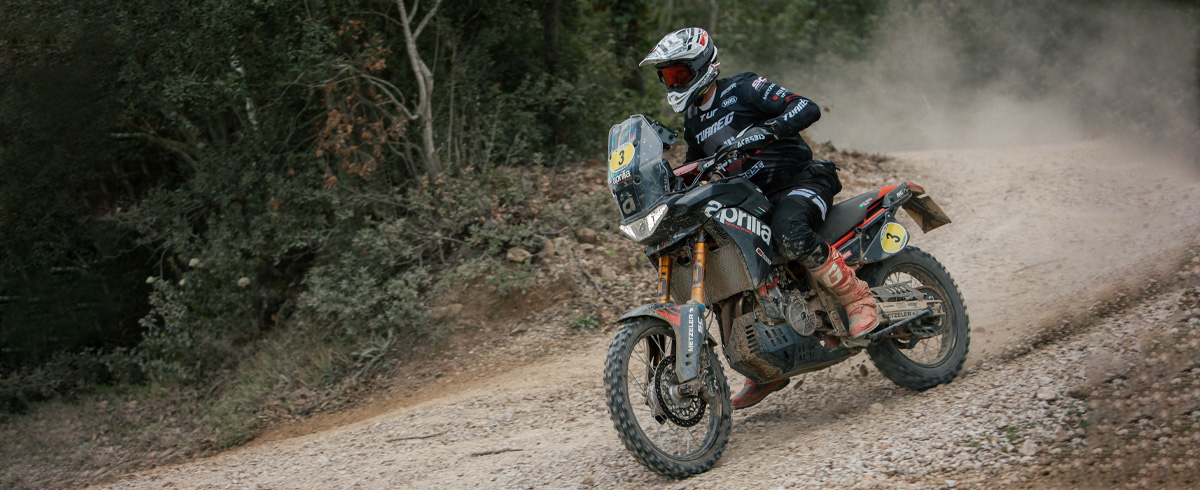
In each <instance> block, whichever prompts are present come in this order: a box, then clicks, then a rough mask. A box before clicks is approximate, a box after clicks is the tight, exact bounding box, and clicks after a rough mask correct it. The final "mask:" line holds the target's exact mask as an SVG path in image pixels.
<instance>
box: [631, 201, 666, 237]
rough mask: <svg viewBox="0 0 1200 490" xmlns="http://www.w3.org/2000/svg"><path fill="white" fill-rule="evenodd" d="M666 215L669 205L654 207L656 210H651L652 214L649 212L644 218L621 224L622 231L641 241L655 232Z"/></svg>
mask: <svg viewBox="0 0 1200 490" xmlns="http://www.w3.org/2000/svg"><path fill="white" fill-rule="evenodd" d="M666 215H667V205H666V204H662V205H660V206H658V207H657V208H654V211H650V214H647V215H646V216H645V217H644V218H642V219H639V220H637V221H634V222H633V223H629V224H627V225H621V232H623V233H625V234H626V235H628V236H629V238H632V239H633V241H635V242H640V241H642V240H644V239H646V237H648V236H650V234H652V233H654V229H655V228H658V224H659V223H661V222H662V219H663V216H666Z"/></svg>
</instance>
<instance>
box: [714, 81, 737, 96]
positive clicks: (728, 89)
mask: <svg viewBox="0 0 1200 490" xmlns="http://www.w3.org/2000/svg"><path fill="white" fill-rule="evenodd" d="M736 86H737V84H736V83H732V84H730V85H729V86H728V87H725V90H722V91H721V95H718V97H724V96H726V95H727V94H729V91H730V90H733V87H736Z"/></svg>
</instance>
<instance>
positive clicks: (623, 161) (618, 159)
mask: <svg viewBox="0 0 1200 490" xmlns="http://www.w3.org/2000/svg"><path fill="white" fill-rule="evenodd" d="M632 160H633V145H632V144H629V143H625V144H624V145H621V147H620V148H617V149H616V150H613V152H612V156H610V157H608V170H609V171H612V172H616V171H618V170H621V167H624V166H626V165H629V162H630V161H632Z"/></svg>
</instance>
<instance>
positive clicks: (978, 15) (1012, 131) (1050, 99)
mask: <svg viewBox="0 0 1200 490" xmlns="http://www.w3.org/2000/svg"><path fill="white" fill-rule="evenodd" d="M1198 20H1200V13H1198V9H1196V8H1190V9H1188V8H1183V7H1178V6H1172V5H1170V4H1166V3H1158V2H1153V1H1137V2H1111V1H1110V2H1087V3H1086V4H1085V2H1079V1H1067V2H1042V1H1008V2H953V1H949V0H946V1H937V0H935V1H923V2H913V1H900V0H896V1H893V2H892V3H891V5H890V8H889V9H888V13H887V14H886V16H885V17H884V18H883V19H882V22H880V24H879V27H878V31H877V34H876V39H877V42H876V43H874V47H873V49H872V50H871V51H870V52H869V53H868V54H867V56H866V57H865V58H862V59H858V60H854V61H846V60H836V59H831V60H822V61H819V62H818V63H817V64H816V66H815V67H806V68H805V69H804V70H803V72H801V71H800V70H799V69H796V68H795V67H792V68H791V69H790V70H788V69H783V67H776V68H777V69H778V71H779V72H780V73H779V74H780V75H783V79H784V80H788V81H789V82H788V83H795V84H796V85H800V86H797V87H795V89H796V91H797V92H799V93H802V94H804V95H805V96H807V97H810V98H812V99H814V100H816V101H817V102H818V103H819V104H820V105H821V107H822V109H823V111H824V115H823V117H822V118H821V121H820V122H819V123H818V124H817V125H815V126H814V127H813V128H812V129H811V130H810V133H811V134H812V135H813V137H814V138H815V139H818V140H831V141H833V142H834V143H836V144H837V145H838V146H842V147H850V148H855V149H858V150H865V151H895V150H917V149H936V148H964V147H977V148H996V147H1006V146H1015V145H1020V146H1029V145H1038V144H1052V143H1066V142H1076V141H1081V140H1105V141H1123V142H1128V146H1134V145H1135V143H1134V142H1137V143H1136V146H1138V147H1140V148H1155V149H1156V151H1159V152H1160V153H1161V152H1162V150H1164V149H1167V150H1169V152H1170V153H1172V154H1173V156H1174V158H1173V159H1174V160H1176V161H1187V162H1191V163H1194V164H1196V165H1197V166H1198V167H1200V160H1197V159H1198V158H1200V151H1198V149H1200V144H1198V143H1197V141H1198V140H1200V128H1198V124H1197V123H1198V121H1200V110H1198V108H1200V98H1198V96H1197V86H1198V85H1200V60H1198V58H1197V56H1198V54H1197V53H1198V46H1200V44H1198V40H1200V21H1198ZM790 80H796V81H800V80H804V82H800V83H797V82H790Z"/></svg>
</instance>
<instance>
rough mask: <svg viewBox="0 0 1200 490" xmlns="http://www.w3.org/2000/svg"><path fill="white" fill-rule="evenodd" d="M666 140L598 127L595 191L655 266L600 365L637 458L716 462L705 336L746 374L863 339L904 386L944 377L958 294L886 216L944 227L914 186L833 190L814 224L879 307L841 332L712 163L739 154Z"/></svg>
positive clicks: (835, 314) (694, 465) (840, 357)
mask: <svg viewBox="0 0 1200 490" xmlns="http://www.w3.org/2000/svg"><path fill="white" fill-rule="evenodd" d="M676 139H677V135H676V134H675V133H674V132H673V131H671V130H670V129H668V128H667V127H666V126H664V125H663V124H661V123H659V122H657V121H654V120H652V119H649V118H646V117H644V116H642V115H634V116H631V117H630V118H629V119H627V120H625V121H624V122H621V123H620V124H617V125H615V126H613V127H612V129H611V130H610V131H609V155H610V157H609V168H608V187H609V191H610V192H611V193H612V195H613V198H614V199H615V200H616V203H617V206H618V208H619V209H620V212H621V216H622V218H623V219H622V220H621V222H620V229H621V231H622V233H624V234H625V235H627V236H628V237H629V238H630V239H632V240H633V241H634V242H636V243H638V244H640V245H645V246H646V249H645V254H646V256H647V258H649V259H650V261H651V263H652V264H653V263H656V264H657V266H658V289H657V293H656V301H655V302H654V303H650V304H645V305H642V306H639V307H637V308H634V309H632V310H630V311H629V312H627V313H625V314H624V315H622V316H621V317H620V318H619V319H618V322H619V324H620V326H619V328H618V330H617V332H616V335H615V337H614V338H613V340H612V343H611V344H610V346H609V349H608V354H607V358H606V361H605V367H604V384H605V394H606V396H607V405H608V410H609V414H610V415H611V416H612V420H613V425H614V427H615V428H616V430H617V433H618V435H619V437H620V439H621V441H622V442H623V443H624V444H625V447H626V448H627V449H628V450H629V451H630V452H631V453H632V454H633V456H634V457H635V458H636V459H637V460H638V461H639V462H640V463H641V464H642V465H644V466H646V467H647V468H649V469H650V470H652V471H654V472H657V473H659V474H661V475H664V476H667V477H670V478H686V477H688V476H692V475H695V474H697V473H702V472H704V471H707V470H709V469H710V468H712V466H713V465H714V464H716V462H717V460H718V459H720V457H721V453H722V452H723V451H724V449H725V445H726V443H727V442H728V440H729V434H730V431H731V427H732V423H731V413H732V409H731V407H730V389H729V385H728V383H727V382H726V378H725V374H724V370H723V367H722V363H721V361H720V360H719V359H718V358H717V355H716V353H715V349H716V347H717V346H718V345H720V346H722V349H721V350H722V352H723V354H724V357H725V362H726V364H727V365H728V366H729V367H730V368H732V369H733V370H734V371H737V372H738V373H741V374H742V375H744V376H746V377H747V378H749V379H751V380H753V381H754V382H755V383H760V384H761V383H769V382H772V381H777V380H780V379H784V378H789V377H792V376H796V375H798V374H802V373H807V372H812V371H816V370H820V369H825V368H827V367H830V366H833V365H835V364H838V363H840V362H843V361H845V360H846V359H849V358H850V357H852V356H854V355H855V354H858V353H859V352H860V351H863V350H866V351H867V354H868V355H869V356H870V359H871V361H872V362H873V363H874V364H875V366H876V367H877V368H878V369H879V371H880V372H881V373H883V375H884V376H886V377H887V378H888V379H890V380H891V381H892V382H894V383H896V384H897V385H899V386H902V387H905V388H910V389H913V390H925V389H929V388H932V387H934V386H937V385H940V384H943V383H948V382H950V381H951V380H953V379H954V378H955V377H956V376H957V375H958V373H959V371H960V370H961V369H962V366H963V362H964V361H965V360H966V356H967V347H968V345H969V343H970V339H969V333H970V329H969V327H968V318H967V310H966V305H965V304H963V299H962V295H961V293H960V292H959V290H958V286H957V285H956V284H955V283H954V280H953V279H952V278H951V277H950V274H949V273H948V272H947V271H946V269H945V267H943V266H942V265H941V264H940V263H938V261H937V259H935V258H934V257H933V256H932V255H930V254H928V253H926V252H923V251H921V250H919V249H917V248H916V247H912V246H909V245H908V237H909V235H908V230H907V229H906V228H905V227H904V226H903V225H901V224H900V223H899V222H898V221H897V220H896V212H897V211H899V210H900V209H904V210H905V211H907V212H908V213H909V215H910V216H911V217H912V218H913V220H914V222H915V223H916V224H917V226H919V227H920V228H921V229H922V231H924V232H929V231H931V230H933V229H935V228H938V227H940V226H942V225H945V224H948V223H950V218H949V217H947V216H946V214H945V213H944V212H943V211H942V209H941V208H940V207H939V206H938V205H937V204H936V203H935V202H934V201H933V199H932V198H930V197H929V196H927V195H925V190H924V189H923V188H922V187H920V186H918V185H916V184H913V183H909V182H904V183H900V184H896V185H890V186H887V187H883V188H881V189H878V190H875V191H870V192H867V193H865V194H862V195H859V196H855V197H852V198H850V199H847V200H844V201H841V202H839V203H837V204H835V205H833V206H832V207H831V208H830V209H829V212H828V213H827V217H826V220H825V222H824V223H823V224H822V225H821V226H820V227H819V228H818V229H817V230H816V231H817V232H818V233H819V234H820V235H821V236H823V237H824V238H825V239H826V240H827V241H829V243H831V244H833V246H834V248H835V249H836V250H837V251H839V252H840V253H842V254H843V255H844V256H845V257H846V262H847V264H849V265H851V266H852V267H854V268H855V269H856V272H857V275H858V276H859V277H860V278H861V279H863V280H865V281H866V282H867V283H868V285H870V286H871V292H872V294H873V295H874V296H875V299H876V300H877V301H878V303H879V306H880V309H881V311H882V315H881V317H880V325H879V327H877V328H876V329H875V330H874V331H872V332H871V333H869V334H867V335H866V336H865V337H863V338H860V339H853V338H851V337H850V335H849V331H848V323H847V320H848V319H847V316H846V312H845V310H844V309H843V308H842V306H841V304H840V303H839V302H838V301H837V298H836V297H835V296H834V295H833V293H832V292H830V291H829V290H827V289H825V288H824V287H823V286H821V285H820V284H819V283H818V282H817V281H816V280H815V279H814V278H813V277H811V275H810V274H809V273H808V272H807V271H806V270H805V269H804V268H803V267H802V266H800V265H799V264H795V263H787V261H786V260H784V259H783V258H782V257H780V256H779V255H778V254H777V253H775V252H774V248H773V247H772V241H771V239H772V234H773V232H772V230H771V228H770V227H769V226H768V225H767V222H769V221H770V220H769V219H767V216H769V213H770V210H771V204H770V202H769V201H768V200H767V198H766V196H764V195H763V193H762V192H761V191H760V190H759V189H758V188H757V187H756V186H755V185H754V184H752V183H751V182H750V181H749V180H747V179H745V178H742V177H738V176H733V177H727V176H725V175H724V173H723V169H725V168H728V167H731V166H734V167H735V166H736V165H737V164H739V163H740V162H742V161H745V160H746V159H747V158H749V157H751V156H752V154H751V153H750V151H748V150H746V149H745V148H742V149H740V150H734V149H731V148H729V147H726V148H723V149H722V150H721V151H718V152H717V153H716V154H715V155H714V156H712V157H709V158H706V159H702V160H699V161H696V162H692V163H689V164H687V165H684V166H681V167H679V168H674V169H673V168H672V167H671V165H670V163H669V162H667V160H666V159H664V158H663V152H664V151H665V150H667V149H669V148H670V147H671V146H672V145H674V144H675V143H676ZM826 163H827V164H832V162H826ZM678 272H684V273H682V274H680V273H678ZM789 318H790V320H789ZM710 326H711V327H713V328H712V329H715V330H716V331H717V333H718V335H719V337H720V342H719V343H718V341H717V340H716V339H715V338H714V335H713V333H712V332H711V331H710Z"/></svg>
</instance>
